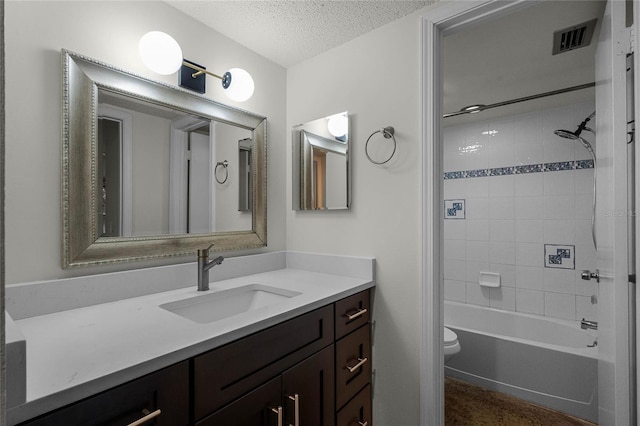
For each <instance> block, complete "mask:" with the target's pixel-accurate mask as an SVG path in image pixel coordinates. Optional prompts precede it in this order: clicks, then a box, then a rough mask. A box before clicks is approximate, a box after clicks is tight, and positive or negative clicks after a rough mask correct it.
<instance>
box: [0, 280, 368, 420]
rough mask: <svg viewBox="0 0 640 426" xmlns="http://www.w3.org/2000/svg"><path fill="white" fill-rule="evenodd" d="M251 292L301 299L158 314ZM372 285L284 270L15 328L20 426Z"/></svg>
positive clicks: (15, 414)
mask: <svg viewBox="0 0 640 426" xmlns="http://www.w3.org/2000/svg"><path fill="white" fill-rule="evenodd" d="M247 284H264V285H268V286H272V287H277V288H281V289H286V290H292V291H295V292H300V293H301V294H300V295H298V296H295V297H292V298H290V299H287V300H284V301H282V302H277V303H275V304H272V305H269V306H265V307H262V308H258V309H255V310H252V311H248V312H245V313H242V314H238V315H235V316H233V317H229V318H226V319H222V320H219V321H215V322H212V323H209V324H199V323H196V322H193V321H191V320H188V319H185V318H183V317H181V316H179V315H176V314H174V313H172V312H169V311H167V310H165V309H162V308H160V307H159V306H160V305H162V304H164V303H167V302H171V301H175V300H181V299H185V298H189V297H194V296H198V295H203V293H206V294H209V293H213V292H216V291H220V290H225V289H229V288H234V287H239V286H243V285H247ZM373 285H374V283H373V281H372V280H371V279H366V278H353V277H346V276H341V275H331V274H326V273H319V272H310V271H306V270H298V269H291V268H285V269H280V270H276V271H271V272H265V273H259V274H254V275H249V276H245V277H239V278H232V279H228V280H224V281H218V282H214V283H211V289H210V291H209V292H198V291H197V290H196V288H195V285H193V286H192V287H190V288H182V289H178V290H171V291H166V292H163V293H157V294H150V295H146V296H140V297H135V298H130V299H125V300H120V301H115V302H110V303H103V304H98V305H94V306H87V307H81V308H77V309H72V310H66V311H62V312H56V313H51V314H47V315H40V316H35V317H31V318H24V319H20V320H17V321H15V323H16V324H17V326H18V328H19V330H20V332H21V333H22V334H23V335H24V337H25V338H26V341H27V386H26V388H27V397H26V400H27V401H26V403H25V404H22V405H19V406H17V407H14V408H12V409H10V410H9V412H8V422H9V423H8V424H10V425H11V424H16V423H19V422H21V421H24V420H26V419H29V418H33V417H35V416H37V415H40V414H43V413H46V412H48V411H51V410H53V409H55V408H58V407H62V406H64V405H67V404H69V403H72V402H75V401H77V400H80V399H82V398H85V397H87V396H89V395H92V394H96V393H98V392H101V391H104V390H106V389H109V388H111V387H114V386H117V385H119V384H122V383H125V382H127V381H129V380H132V379H135V378H137V377H141V376H143V375H145V374H148V373H151V372H153V371H156V370H158V369H160V368H163V367H167V366H169V365H172V364H174V363H177V362H179V361H182V360H185V359H188V358H190V357H192V356H195V355H197V354H200V353H202V352H204V351H207V350H211V349H213V348H216V347H218V346H221V345H223V344H225V343H228V342H230V341H233V340H236V339H238V338H241V337H244V336H246V335H249V334H251V333H254V332H256V331H259V330H263V329H265V328H267V327H270V326H272V325H274V324H277V323H279V322H282V321H285V320H288V319H291V318H294V317H296V316H298V315H300V314H303V313H305V312H310V311H312V310H314V309H316V308H319V307H321V306H324V305H327V304H329V303H332V302H335V301H337V300H339V299H342V298H344V297H347V296H350V295H352V294H355V293H358V292H360V291H362V290H365V289H367V288H370V287H373Z"/></svg>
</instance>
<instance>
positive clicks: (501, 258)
mask: <svg viewBox="0 0 640 426" xmlns="http://www.w3.org/2000/svg"><path fill="white" fill-rule="evenodd" d="M489 244H490V245H489V262H490V263H500V264H504V265H515V264H516V253H515V245H516V244H515V243H505V242H491V243H489Z"/></svg>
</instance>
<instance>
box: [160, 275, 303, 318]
mask: <svg viewBox="0 0 640 426" xmlns="http://www.w3.org/2000/svg"><path fill="white" fill-rule="evenodd" d="M299 294H301V293H299V292H297V291H292V290H285V289H282V288H276V287H270V286H266V285H262V284H249V285H245V286H242V287H238V288H232V289H229V290H223V291H216V292H213V293H207V294H202V295H198V296H195V297H191V298H189V299H183V300H177V301H175V302H169V303H165V304H163V305H160V307H161V308H162V309H165V310H167V311H169V312H172V313H174V314H176V315H180V316H181V317H183V318H187V319H190V320H191V321H195V322H198V323H201V324H207V323H210V322H214V321H218V320H221V319H224V318H229V317H232V316H234V315H238V314H241V313H244V312H248V311H252V310H254V309H258V308H262V307H264V306H268V305H272V304H274V303H278V302H282V301H284V300H287V299H290V298H292V297H295V296H297V295H299Z"/></svg>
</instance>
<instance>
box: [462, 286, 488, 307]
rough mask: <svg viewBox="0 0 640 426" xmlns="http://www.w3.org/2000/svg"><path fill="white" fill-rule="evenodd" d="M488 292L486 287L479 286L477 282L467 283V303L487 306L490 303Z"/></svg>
mask: <svg viewBox="0 0 640 426" xmlns="http://www.w3.org/2000/svg"><path fill="white" fill-rule="evenodd" d="M490 294H491V292H490V291H489V288H488V287H481V286H480V285H479V284H477V283H467V303H470V304H472V305H479V306H487V307H488V306H490V305H491V297H490Z"/></svg>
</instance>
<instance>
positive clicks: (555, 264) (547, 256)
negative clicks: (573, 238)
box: [544, 244, 576, 269]
mask: <svg viewBox="0 0 640 426" xmlns="http://www.w3.org/2000/svg"><path fill="white" fill-rule="evenodd" d="M575 253H576V246H574V245H567V244H545V245H544V266H545V268H560V269H576V258H575Z"/></svg>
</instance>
